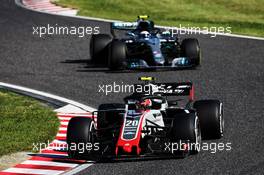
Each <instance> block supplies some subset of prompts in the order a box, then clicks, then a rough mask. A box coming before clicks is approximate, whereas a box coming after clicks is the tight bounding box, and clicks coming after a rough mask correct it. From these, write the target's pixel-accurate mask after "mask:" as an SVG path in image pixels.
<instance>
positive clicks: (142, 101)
mask: <svg viewBox="0 0 264 175" xmlns="http://www.w3.org/2000/svg"><path fill="white" fill-rule="evenodd" d="M141 79H142V80H148V81H147V82H145V83H142V84H136V85H134V86H135V87H142V88H143V89H145V90H146V89H148V90H147V93H146V92H135V93H133V94H132V95H129V96H127V97H125V98H124V101H125V103H124V104H118V103H115V104H101V105H100V106H99V108H98V111H95V112H93V114H94V115H93V117H91V118H85V117H74V118H72V119H71V120H70V121H69V125H68V129H67V144H68V145H70V146H69V147H68V155H69V156H70V158H74V159H89V160H94V159H95V158H96V159H98V158H101V160H105V159H104V158H106V160H108V159H107V158H109V159H122V158H133V157H134V158H146V157H147V158H151V157H152V158H153V157H155V158H157V157H158V158H160V157H166V158H167V157H169V158H171V157H179V156H180V157H185V156H187V155H190V154H197V153H198V152H199V151H200V144H201V140H202V139H219V138H221V137H222V136H223V132H224V118H223V104H222V102H220V101H219V100H199V101H194V87H193V85H192V83H191V82H184V83H155V82H154V81H152V80H153V78H151V77H143V78H142V77H141ZM150 80H151V81H150ZM174 96H187V97H188V98H186V101H187V103H186V104H185V103H184V105H179V103H180V101H181V100H184V99H174V100H168V98H169V97H170V98H173V97H174ZM80 144H81V145H88V147H89V148H91V149H87V150H85V151H83V152H80V151H79V150H78V149H71V145H80ZM74 148H77V147H76V146H74ZM86 148H87V147H86Z"/></svg>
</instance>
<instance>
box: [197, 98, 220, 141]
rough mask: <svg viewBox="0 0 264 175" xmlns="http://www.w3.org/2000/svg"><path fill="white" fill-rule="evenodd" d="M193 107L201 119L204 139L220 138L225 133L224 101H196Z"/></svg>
mask: <svg viewBox="0 0 264 175" xmlns="http://www.w3.org/2000/svg"><path fill="white" fill-rule="evenodd" d="M193 107H194V108H195V109H196V111H197V115H198V118H199V120H200V125H201V132H202V138H203V139H219V138H221V137H223V135H224V115H223V103H222V102H220V101H219V100H200V101H196V102H195V103H194V105H193Z"/></svg>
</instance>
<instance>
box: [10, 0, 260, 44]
mask: <svg viewBox="0 0 264 175" xmlns="http://www.w3.org/2000/svg"><path fill="white" fill-rule="evenodd" d="M15 2H16V4H17V5H18V6H20V7H22V8H26V9H28V10H32V11H36V12H40V13H46V14H50V15H58V16H66V17H71V18H78V19H86V20H94V21H102V22H121V21H119V20H110V19H103V18H94V17H85V16H78V15H69V14H56V13H50V12H47V11H39V10H38V9H32V8H29V7H27V6H26V5H24V4H22V3H21V1H20V0H15ZM157 27H160V28H172V29H173V28H174V29H177V30H180V29H179V28H178V27H168V26H157ZM185 31H192V32H195V30H185ZM207 33H208V34H210V35H215V34H216V35H219V36H225V37H234V38H244V39H254V40H262V41H264V38H263V37H254V36H247V35H238V34H224V33H214V32H207ZM201 34H203V33H202V32H201Z"/></svg>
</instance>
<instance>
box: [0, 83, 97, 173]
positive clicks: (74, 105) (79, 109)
mask: <svg viewBox="0 0 264 175" xmlns="http://www.w3.org/2000/svg"><path fill="white" fill-rule="evenodd" d="M0 88H5V89H10V90H19V91H24V92H27V93H31V94H33V95H38V96H43V97H46V98H51V99H54V100H58V101H61V102H64V103H66V104H67V103H68V104H69V105H66V106H64V107H62V108H59V109H57V110H55V111H57V112H58V114H57V115H58V118H59V119H60V120H63V122H60V123H61V124H63V125H68V121H69V119H70V118H71V117H70V116H80V115H82V116H86V117H87V116H88V115H90V114H89V113H90V112H91V111H95V110H96V109H94V108H92V107H90V106H86V105H84V104H81V103H78V102H76V101H73V100H69V99H66V98H63V97H60V96H56V95H53V94H49V93H46V92H42V91H37V90H34V89H30V88H26V87H22V86H17V85H13V84H8V83H3V82H0ZM88 111H89V112H88ZM67 112H73V114H70V115H67V116H64V113H65V114H66V113H67ZM75 112H76V113H77V114H74V113H75ZM78 113H80V115H78ZM84 113H86V115H85V114H84ZM68 116H69V117H68ZM59 131H67V128H66V127H60V128H59ZM59 131H58V133H57V136H56V137H66V134H64V133H63V134H62V133H59ZM61 144H62V145H65V144H67V143H66V141H60V140H56V139H55V140H53V142H52V143H51V146H49V147H47V148H46V149H48V148H53V149H52V150H54V148H61V147H60V145H61ZM52 145H54V146H52ZM43 151H44V152H43V153H39V155H52V156H56V155H57V156H61V157H65V158H66V157H68V155H67V153H64V152H58V153H56V150H55V151H54V153H52V152H46V153H45V149H44V150H43ZM20 164H24V165H39V166H40V167H41V165H42V166H61V167H69V168H72V169H71V170H68V171H67V174H75V173H78V172H79V171H81V170H83V169H85V168H88V167H89V166H91V165H93V163H88V164H84V165H79V164H69V163H62V162H54V161H38V160H26V161H24V162H22V163H20ZM18 165H19V164H18ZM1 172H4V173H17V174H19V173H25V174H52V175H56V174H62V173H65V171H61V170H48V169H44V168H43V169H41V168H39V169H31V168H19V167H12V168H8V169H6V170H3V171H0V173H1Z"/></svg>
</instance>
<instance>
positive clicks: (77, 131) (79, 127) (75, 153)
mask: <svg viewBox="0 0 264 175" xmlns="http://www.w3.org/2000/svg"><path fill="white" fill-rule="evenodd" d="M95 141H96V136H95V125H94V122H93V121H92V119H90V118H85V117H74V118H72V119H71V120H70V121H69V124H68V128H67V144H68V155H69V157H70V158H73V159H93V158H94V156H93V155H94V152H95V150H96V149H97V148H95V147H94V146H95ZM86 145H89V147H90V148H91V147H92V148H91V149H90V150H88V149H86V147H87V146H86Z"/></svg>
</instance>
